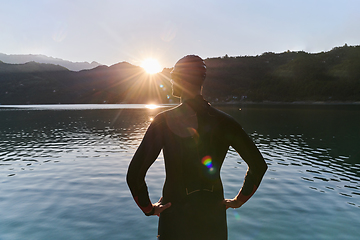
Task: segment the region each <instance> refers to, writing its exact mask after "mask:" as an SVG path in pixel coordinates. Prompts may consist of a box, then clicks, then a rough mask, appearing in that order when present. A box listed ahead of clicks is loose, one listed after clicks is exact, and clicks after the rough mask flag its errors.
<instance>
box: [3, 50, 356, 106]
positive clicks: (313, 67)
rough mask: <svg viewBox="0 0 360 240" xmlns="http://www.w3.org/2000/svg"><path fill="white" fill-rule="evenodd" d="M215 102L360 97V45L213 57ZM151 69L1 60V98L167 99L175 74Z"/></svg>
mask: <svg viewBox="0 0 360 240" xmlns="http://www.w3.org/2000/svg"><path fill="white" fill-rule="evenodd" d="M205 62H206V64H207V71H208V72H207V79H206V81H205V84H204V92H203V93H204V96H205V98H206V99H208V100H209V101H210V102H213V103H216V102H220V103H221V102H239V101H252V102H262V101H277V102H294V101H329V102H330V101H331V102H333V101H336V102H354V101H360V46H347V45H345V46H343V47H336V48H334V49H332V50H331V51H329V52H321V53H316V54H310V53H306V52H303V51H301V52H290V51H288V52H284V53H269V52H268V53H264V54H262V55H260V56H241V57H228V56H227V55H225V56H224V57H219V58H209V59H206V60H205ZM170 71H171V69H164V70H163V72H162V73H158V74H154V75H149V74H147V73H145V71H144V70H143V69H142V68H140V67H138V66H134V65H131V64H129V63H126V62H122V63H118V64H115V65H113V66H110V67H107V66H99V67H96V68H94V69H91V70H83V71H79V72H74V71H70V70H68V69H66V68H64V67H60V66H58V65H51V64H40V63H35V62H29V63H26V64H6V63H3V62H0V103H1V104H54V103H149V102H153V103H168V102H174V101H177V100H175V99H173V98H172V96H171V84H170V82H169V77H170V76H169V75H170V74H169V73H170Z"/></svg>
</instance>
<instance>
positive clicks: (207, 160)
mask: <svg viewBox="0 0 360 240" xmlns="http://www.w3.org/2000/svg"><path fill="white" fill-rule="evenodd" d="M201 163H202V164H203V165H204V166H205V167H207V168H208V169H209V171H210V172H213V171H214V167H213V164H212V159H211V157H210V156H205V157H203V158H202V160H201Z"/></svg>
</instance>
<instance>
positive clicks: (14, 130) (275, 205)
mask: <svg viewBox="0 0 360 240" xmlns="http://www.w3.org/2000/svg"><path fill="white" fill-rule="evenodd" d="M130 107H132V109H127V108H129V106H124V105H116V106H114V105H101V106H99V105H86V106H76V107H75V106H74V105H72V106H61V107H60V106H56V107H43V106H33V107H32V108H15V109H14V108H4V107H3V106H2V107H1V106H0V239H1V240H3V239H5V240H7V239H156V235H157V221H158V219H157V217H145V216H144V215H143V213H142V212H141V211H140V210H139V209H138V207H137V206H136V204H135V203H134V201H133V199H132V197H131V195H130V192H129V190H128V188H127V185H126V183H125V174H126V171H127V166H128V164H129V161H130V159H131V157H132V155H133V154H134V152H135V150H136V148H137V146H138V144H139V143H140V141H141V139H142V136H143V134H144V132H145V130H146V128H147V127H148V125H149V124H150V119H151V118H152V117H154V116H155V115H156V114H157V113H158V112H160V111H162V110H163V109H148V108H142V106H139V105H135V106H130ZM219 108H221V107H219ZM221 109H222V110H224V111H226V112H228V113H229V114H231V115H232V116H234V117H235V118H236V119H237V120H238V121H239V122H240V123H241V124H242V125H243V127H244V129H245V130H246V132H247V133H248V134H249V135H250V136H251V138H252V139H253V140H254V142H255V143H256V145H257V146H258V147H259V149H260V151H261V152H262V154H263V156H264V157H265V160H266V162H267V164H268V165H269V170H268V172H267V173H266V175H265V177H264V180H263V183H262V184H261V187H260V188H259V191H258V192H257V193H256V194H255V195H254V197H253V198H252V199H251V200H250V201H249V202H248V203H246V204H245V205H244V206H243V207H241V208H239V209H236V210H234V209H229V210H228V212H227V213H228V226H229V239H230V240H232V239H358V238H359V237H358V236H359V227H360V148H359V143H360V127H359V122H360V106H316V105H315V106H314V105H308V106H300V105H280V106H271V105H248V106H238V107H222V108H221ZM246 168H247V166H246V164H245V163H244V162H242V160H241V159H240V158H239V157H238V156H237V154H236V153H235V152H234V151H233V150H232V149H230V150H229V152H228V155H227V159H226V161H225V164H224V166H223V169H222V173H221V174H222V178H223V182H224V186H225V196H226V197H227V198H232V197H233V196H235V195H236V194H237V192H238V190H239V188H240V187H241V184H242V181H243V177H244V174H245V171H246ZM163 182H164V163H163V157H162V155H160V156H159V158H158V161H156V162H155V164H154V165H153V166H152V167H151V168H150V170H149V172H148V175H147V183H148V185H149V189H150V194H151V199H152V201H153V202H155V201H157V200H158V198H159V197H160V196H161V188H162V184H163ZM204 224H205V225H206V222H204Z"/></svg>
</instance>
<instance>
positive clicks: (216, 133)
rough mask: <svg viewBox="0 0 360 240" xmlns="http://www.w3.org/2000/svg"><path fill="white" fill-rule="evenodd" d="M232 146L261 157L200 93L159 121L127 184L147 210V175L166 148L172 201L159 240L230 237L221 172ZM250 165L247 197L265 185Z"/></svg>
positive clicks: (167, 198)
mask: <svg viewBox="0 0 360 240" xmlns="http://www.w3.org/2000/svg"><path fill="white" fill-rule="evenodd" d="M183 113H184V114H183ZM229 146H233V147H234V149H235V150H236V151H238V152H239V153H240V154H241V155H243V154H244V156H243V158H244V159H245V158H246V159H249V156H251V154H253V153H254V152H255V154H259V153H258V150H257V148H256V147H255V145H254V144H253V143H252V141H251V140H250V139H249V137H248V136H247V135H246V133H245V132H244V131H243V129H242V128H241V126H240V125H239V124H238V123H237V122H236V121H235V120H234V119H233V118H232V117H230V116H229V115H227V114H225V113H223V112H221V111H219V110H216V109H215V108H213V107H211V106H210V104H208V102H206V101H205V100H204V99H203V98H202V96H200V95H198V96H197V97H196V98H194V99H191V100H187V101H185V102H184V103H183V104H181V105H179V106H178V107H176V108H174V109H171V110H169V111H165V112H162V113H160V114H159V115H157V116H156V117H155V119H154V120H153V122H152V123H151V125H150V126H149V128H148V130H147V132H146V134H145V136H144V139H143V141H142V143H141V144H140V146H139V148H138V150H137V151H136V153H135V155H134V157H133V159H132V161H131V163H130V165H129V170H128V175H127V181H128V185H129V187H130V190H131V193H132V195H133V197H134V199H135V201H136V202H137V204H138V206H139V207H140V208H141V209H142V210H143V211H144V212H149V211H150V210H151V208H152V205H151V202H150V200H149V195H148V191H147V187H146V183H145V174H146V171H147V170H148V169H149V167H150V166H151V164H152V163H153V162H154V161H155V160H156V158H157V156H158V155H159V153H160V151H161V149H162V150H163V154H164V161H165V169H166V179H165V183H164V187H163V200H162V204H166V203H168V202H171V207H169V208H168V209H166V210H164V211H163V212H162V213H161V214H160V219H159V228H158V234H159V236H160V237H159V239H161V240H169V239H182V240H184V239H187V240H189V239H197V240H199V239H207V240H210V239H216V240H222V239H227V224H226V207H225V205H224V204H223V203H222V200H224V195H223V186H222V182H221V179H220V169H221V165H222V163H223V161H224V158H225V156H226V153H227V151H228V149H229ZM247 163H248V165H249V169H252V171H248V173H247V177H246V178H245V182H244V186H243V189H242V191H243V193H242V195H244V196H246V197H245V198H249V197H250V196H251V195H252V194H253V193H254V191H255V190H256V188H257V186H258V185H259V181H261V179H260V180H258V179H256V178H254V177H253V175H252V174H251V173H252V172H256V168H257V166H258V163H257V162H256V161H254V162H252V161H247ZM254 170H255V171H254ZM246 200H247V199H246ZM246 200H244V201H246Z"/></svg>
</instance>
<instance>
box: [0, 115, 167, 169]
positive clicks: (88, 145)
mask: <svg viewBox="0 0 360 240" xmlns="http://www.w3.org/2000/svg"><path fill="white" fill-rule="evenodd" d="M159 111H161V110H159V109H149V110H147V111H144V109H131V110H129V109H114V110H86V111H47V110H45V111H27V110H6V111H5V110H3V111H1V114H2V118H1V119H0V138H1V140H2V141H1V142H0V169H2V170H3V169H4V167H5V166H7V168H8V169H9V170H10V172H9V173H8V176H14V175H15V173H14V172H13V171H12V170H19V169H21V170H25V169H33V167H34V166H35V165H36V164H37V163H47V162H50V161H55V162H56V161H59V160H58V159H59V158H60V157H61V156H62V155H63V154H64V153H67V154H68V153H70V152H79V154H78V156H76V157H77V158H80V157H89V155H87V154H86V151H91V152H93V153H99V154H100V153H108V152H126V151H128V149H129V148H135V147H136V146H137V145H138V144H139V141H140V137H139V136H142V134H143V133H144V131H145V130H146V128H147V127H148V125H149V124H150V121H151V120H150V119H151V118H152V117H154V116H155V115H156V114H157V113H158V112H159ZM84 152H85V153H84ZM14 162H19V163H16V164H14Z"/></svg>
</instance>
